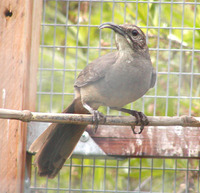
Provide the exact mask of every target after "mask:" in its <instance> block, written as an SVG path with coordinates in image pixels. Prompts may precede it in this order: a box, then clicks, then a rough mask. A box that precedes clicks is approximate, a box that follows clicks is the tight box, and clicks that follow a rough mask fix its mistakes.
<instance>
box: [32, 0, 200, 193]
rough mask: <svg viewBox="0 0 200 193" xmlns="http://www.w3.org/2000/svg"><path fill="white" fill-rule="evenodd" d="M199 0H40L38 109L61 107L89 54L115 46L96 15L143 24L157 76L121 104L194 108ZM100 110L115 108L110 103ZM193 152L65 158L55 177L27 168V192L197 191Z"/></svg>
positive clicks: (166, 111)
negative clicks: (150, 86) (176, 156)
mask: <svg viewBox="0 0 200 193" xmlns="http://www.w3.org/2000/svg"><path fill="white" fill-rule="evenodd" d="M199 10H200V2H199V1H197V0H196V1H189V0H188V1H186V0H185V1H183V0H180V1H179V0H177V1H173V0H171V1H167V0H166V1H161V0H160V1H156V0H152V1H150V0H149V1H139V0H135V1H128V0H127V1H126V0H124V1H122V0H119V1H117V0H112V1H110V0H104V1H103V0H88V1H82V0H66V1H65V0H43V19H42V24H41V47H40V66H39V71H38V92H37V110H38V111H41V112H61V111H62V110H63V109H64V108H65V107H67V106H68V104H69V103H70V102H71V101H72V99H73V97H74V89H73V83H74V81H75V79H76V77H77V75H78V73H79V72H80V71H81V70H82V69H83V68H84V67H85V66H86V65H87V64H88V63H90V62H91V61H92V60H94V59H95V58H97V57H99V56H101V55H104V54H105V53H107V52H110V51H112V50H115V49H116V48H115V41H114V33H113V32H112V31H109V30H102V31H100V30H99V29H98V26H99V25H100V24H101V23H103V22H114V23H117V24H122V23H132V24H136V25H138V26H139V27H141V29H142V30H143V31H144V32H145V34H146V36H147V42H148V46H149V50H150V55H151V60H152V63H153V65H154V67H155V69H156V71H157V82H156V85H155V87H154V88H153V89H151V90H150V91H149V92H148V93H147V94H146V95H145V96H144V97H142V98H141V99H139V100H137V101H136V102H134V103H133V104H129V105H127V108H130V109H135V110H138V111H143V112H144V113H145V114H146V115H149V116H176V115H177V116H180V115H183V114H184V115H194V116H199V112H200V103H199V101H200V85H199V82H200V43H199V42H200V13H199ZM100 111H101V112H103V113H104V114H111V115H113V114H116V112H115V111H113V110H110V109H109V108H104V107H102V108H101V109H100ZM199 170H200V162H199V160H195V159H193V160H192V159H153V158H151V159H150V158H149V159H148V158H128V159H124V160H120V159H111V160H110V159H109V158H104V159H98V158H95V157H94V158H91V159H88V158H80V159H78V158H72V159H70V160H68V161H67V162H66V165H65V166H64V168H63V169H62V170H61V172H60V174H59V176H58V177H57V178H56V179H53V180H48V179H44V178H39V177H37V175H36V169H35V168H34V167H33V168H32V179H31V191H32V192H88V193H89V192H177V193H179V192H200V184H199V175H200V174H199Z"/></svg>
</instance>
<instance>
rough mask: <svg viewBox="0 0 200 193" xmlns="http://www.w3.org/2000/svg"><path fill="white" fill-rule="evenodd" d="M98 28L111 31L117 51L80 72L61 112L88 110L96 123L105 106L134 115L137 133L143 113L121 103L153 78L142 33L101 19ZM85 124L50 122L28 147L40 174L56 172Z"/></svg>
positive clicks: (148, 85) (133, 97)
mask: <svg viewBox="0 0 200 193" xmlns="http://www.w3.org/2000/svg"><path fill="white" fill-rule="evenodd" d="M99 28H100V29H103V28H110V29H112V30H114V31H115V40H116V46H117V51H115V52H111V53H108V54H106V55H104V56H101V57H100V58H98V59H96V60H94V61H93V62H92V63H90V64H89V65H88V66H87V67H86V68H85V69H84V70H83V71H82V72H80V74H79V76H78V78H77V80H76V82H75V84H74V87H75V99H74V100H73V102H72V103H71V105H69V107H67V108H66V109H65V110H64V111H63V113H77V114H89V113H91V114H93V115H94V119H95V121H97V123H98V120H99V119H101V118H104V115H102V114H101V113H100V112H98V111H97V109H98V108H99V106H108V107H110V108H113V109H116V110H119V111H123V112H126V113H129V114H132V115H133V116H135V117H136V120H137V121H138V122H140V123H141V125H142V126H141V130H140V132H139V133H141V132H142V129H143V127H144V125H147V124H148V119H147V117H146V116H145V115H144V114H143V113H141V112H137V111H133V110H128V109H124V108H122V107H123V106H124V105H126V104H128V103H130V102H133V101H135V100H137V99H139V98H140V97H142V96H143V95H144V94H145V93H146V92H147V91H148V90H149V89H150V88H152V87H153V86H154V84H155V81H156V73H155V70H154V68H153V67H152V63H151V59H150V55H149V50H148V47H147V45H146V37H145V34H144V33H143V32H142V31H141V29H140V28H139V27H137V26H136V25H129V24H123V25H116V24H113V23H104V24H102V25H100V26H99ZM85 128H86V125H75V124H59V123H53V124H51V125H50V126H49V127H48V128H47V129H46V130H45V131H44V133H42V134H41V135H40V136H39V138H38V139H36V140H35V141H34V142H33V144H32V145H31V147H30V151H31V152H37V154H36V158H35V163H36V165H37V166H38V174H39V175H40V176H48V177H49V178H53V177H55V176H56V174H57V173H58V172H59V170H60V169H61V168H62V166H63V164H64V162H65V160H66V159H67V158H69V157H70V156H71V154H72V152H73V150H74V148H75V146H76V144H77V143H78V141H79V139H80V137H81V135H82V133H83V132H84V130H85ZM133 132H134V133H135V130H134V128H133Z"/></svg>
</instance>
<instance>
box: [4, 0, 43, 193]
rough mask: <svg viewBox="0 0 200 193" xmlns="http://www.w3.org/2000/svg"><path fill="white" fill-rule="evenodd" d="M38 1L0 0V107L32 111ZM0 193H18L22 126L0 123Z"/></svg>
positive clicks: (23, 141) (21, 172)
mask: <svg viewBox="0 0 200 193" xmlns="http://www.w3.org/2000/svg"><path fill="white" fill-rule="evenodd" d="M41 10H42V1H40V0H39V1H34V0H30V1H27V0H1V1H0V107H1V108H11V109H16V110H23V109H30V110H35V109H34V108H35V99H36V72H37V65H38V53H39V36H40V23H41V12H42V11H41ZM0 128H1V132H0V192H2V193H5V192H6V193H13V192H17V193H21V192H23V186H24V175H25V162H26V148H25V146H26V123H22V122H20V121H16V120H9V119H8V120H2V119H1V120H0Z"/></svg>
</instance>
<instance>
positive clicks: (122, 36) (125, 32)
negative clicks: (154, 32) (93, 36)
mask: <svg viewBox="0 0 200 193" xmlns="http://www.w3.org/2000/svg"><path fill="white" fill-rule="evenodd" d="M103 28H110V29H112V30H114V31H115V41H116V46H117V49H118V50H120V51H122V50H126V49H128V48H129V49H130V48H131V49H132V50H133V51H134V52H138V51H143V52H145V51H147V50H148V47H147V45H146V36H145V34H144V32H143V31H142V30H141V29H140V28H139V27H137V26H136V25H131V24H122V25H116V24H114V23H110V22H106V23H103V24H101V25H100V26H99V29H103Z"/></svg>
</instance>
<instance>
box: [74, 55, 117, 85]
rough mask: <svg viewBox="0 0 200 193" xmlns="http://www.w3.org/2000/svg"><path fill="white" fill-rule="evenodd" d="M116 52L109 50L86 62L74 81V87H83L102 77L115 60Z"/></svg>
mask: <svg viewBox="0 0 200 193" xmlns="http://www.w3.org/2000/svg"><path fill="white" fill-rule="evenodd" d="M117 55H118V52H110V53H108V54H106V55H104V56H101V57H99V58H97V59H96V60H94V61H93V62H91V63H90V64H88V65H87V66H86V67H85V68H84V69H83V70H82V71H81V72H80V74H79V76H78V78H77V79H76V81H75V84H74V86H75V87H83V86H85V85H87V84H90V83H92V82H95V81H98V80H100V79H101V78H103V77H104V76H105V74H106V72H107V71H108V70H109V68H110V67H111V66H112V65H113V64H114V63H115V62H116V60H117Z"/></svg>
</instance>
